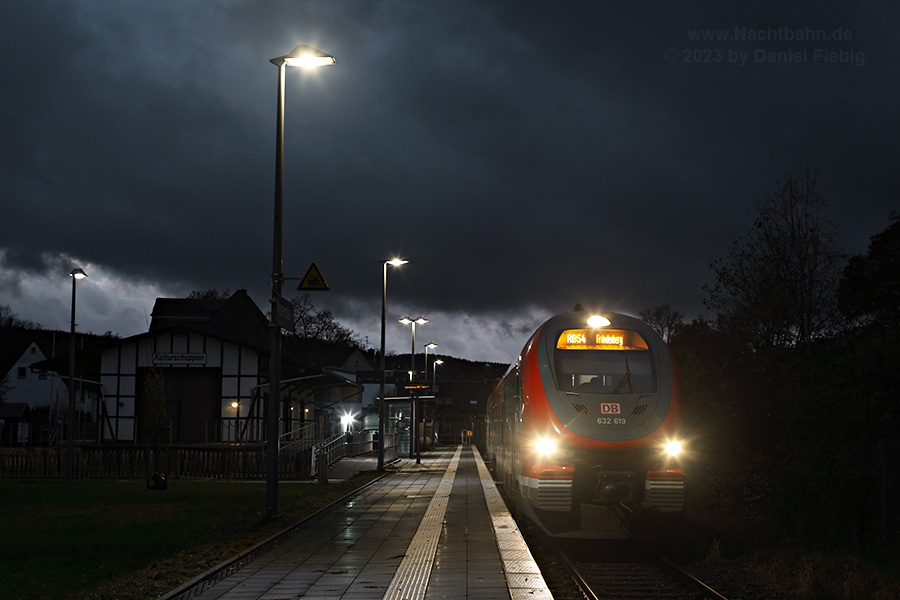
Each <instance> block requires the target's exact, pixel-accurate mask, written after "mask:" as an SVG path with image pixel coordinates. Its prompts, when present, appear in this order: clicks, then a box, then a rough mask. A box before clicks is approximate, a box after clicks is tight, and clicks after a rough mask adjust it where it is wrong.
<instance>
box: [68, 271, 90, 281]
mask: <svg viewBox="0 0 900 600" xmlns="http://www.w3.org/2000/svg"><path fill="white" fill-rule="evenodd" d="M69 276H70V277H74V278H75V279H84V278H85V277H87V273H85V272H84V270H82V269H72V272H71V273H69Z"/></svg>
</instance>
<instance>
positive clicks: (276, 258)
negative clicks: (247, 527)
mask: <svg viewBox="0 0 900 600" xmlns="http://www.w3.org/2000/svg"><path fill="white" fill-rule="evenodd" d="M269 62H270V63H272V64H273V65H275V66H276V67H278V104H277V112H276V124H275V220H274V227H273V232H272V298H271V300H270V302H271V303H272V319H271V322H270V323H269V332H270V335H269V338H270V351H269V406H268V412H267V415H266V416H267V423H266V435H267V436H268V440H267V442H266V517H268V518H275V517H277V516H278V409H279V405H280V403H281V389H280V388H281V325H278V323H277V313H278V302H279V298H280V297H281V284H282V282H283V281H284V273H282V270H281V268H282V266H281V233H282V223H281V216H282V212H283V211H282V206H283V197H284V79H285V72H286V70H287V69H286V68H285V67H306V68H310V67H322V66H327V65H333V64H335V63H336V62H337V61H336V60H335V58H334V57H333V56H331V55H329V54H325V53H324V52H322V51H321V50H316V49H315V48H310V47H309V46H296V47H295V48H294V49H293V50H291V52H290V54H286V55H284V56H279V57H277V58H273V59H270V60H269Z"/></svg>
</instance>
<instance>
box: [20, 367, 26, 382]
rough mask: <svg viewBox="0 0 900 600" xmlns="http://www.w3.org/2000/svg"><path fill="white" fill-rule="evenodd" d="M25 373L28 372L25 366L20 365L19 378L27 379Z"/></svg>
mask: <svg viewBox="0 0 900 600" xmlns="http://www.w3.org/2000/svg"><path fill="white" fill-rule="evenodd" d="M25 373H26V371H25V367H19V370H18V377H19V379H25Z"/></svg>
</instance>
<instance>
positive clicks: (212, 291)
mask: <svg viewBox="0 0 900 600" xmlns="http://www.w3.org/2000/svg"><path fill="white" fill-rule="evenodd" d="M187 297H188V299H189V300H228V299H229V298H231V290H230V289H228V288H225V289H224V290H217V289H216V288H209V289H208V290H193V291H192V292H191V293H189V294H188V295H187Z"/></svg>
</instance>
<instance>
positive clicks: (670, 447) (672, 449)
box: [666, 440, 681, 456]
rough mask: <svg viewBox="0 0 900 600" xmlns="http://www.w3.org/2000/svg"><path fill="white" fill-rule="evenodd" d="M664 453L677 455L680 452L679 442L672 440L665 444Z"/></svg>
mask: <svg viewBox="0 0 900 600" xmlns="http://www.w3.org/2000/svg"><path fill="white" fill-rule="evenodd" d="M666 453H667V454H668V455H669V456H678V455H679V454H681V442H678V441H675V440H672V441H671V442H669V443H668V444H666Z"/></svg>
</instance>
